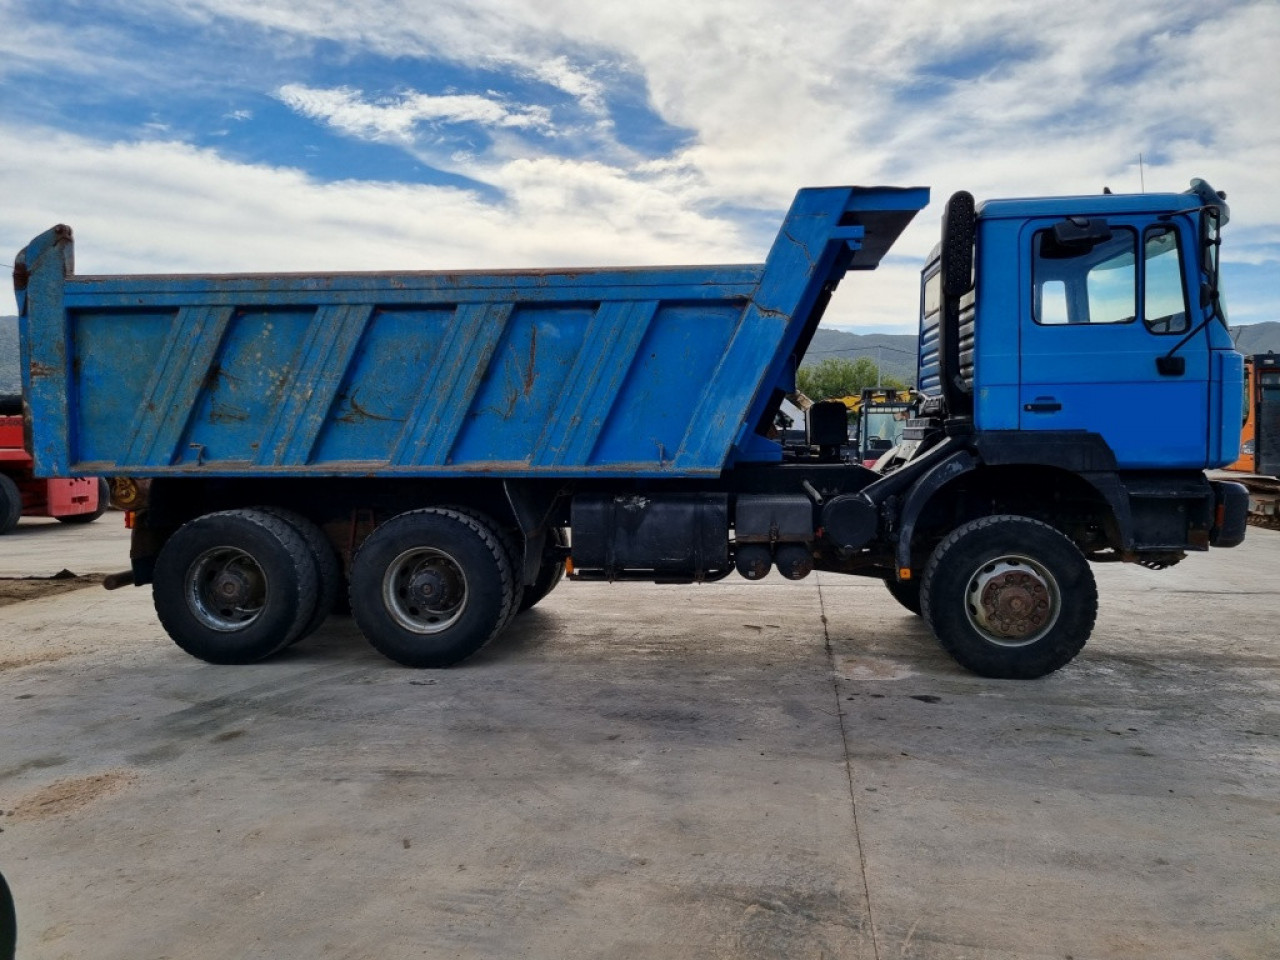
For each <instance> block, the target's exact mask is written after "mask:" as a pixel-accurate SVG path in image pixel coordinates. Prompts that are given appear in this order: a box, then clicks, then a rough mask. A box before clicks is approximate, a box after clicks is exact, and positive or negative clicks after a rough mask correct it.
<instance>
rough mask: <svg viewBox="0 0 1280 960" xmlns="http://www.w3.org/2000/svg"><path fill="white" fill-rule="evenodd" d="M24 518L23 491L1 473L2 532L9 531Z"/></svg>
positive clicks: (0, 512) (0, 527)
mask: <svg viewBox="0 0 1280 960" xmlns="http://www.w3.org/2000/svg"><path fill="white" fill-rule="evenodd" d="M20 519H22V491H21V490H19V489H18V485H17V484H16V483H14V482H13V481H12V480H10V479H9V478H8V477H6V476H5V475H4V474H3V473H0V533H8V532H9V531H10V530H12V529H13V528H14V527H16V526H17V525H18V521H19V520H20Z"/></svg>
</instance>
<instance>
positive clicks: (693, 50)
mask: <svg viewBox="0 0 1280 960" xmlns="http://www.w3.org/2000/svg"><path fill="white" fill-rule="evenodd" d="M1278 58H1280V4H1278V3H1276V2H1274V0H1262V2H1230V0H1218V2H1210V3H1206V2H1204V0H1194V2H1189V0H1072V2H1070V3H1063V2H1060V0H1052V2H1037V0H983V2H982V3H974V4H961V3H953V2H946V0H893V2H889V0H839V2H827V0H809V2H805V3H799V2H782V0H736V2H731V0H645V2H642V3H638V2H635V0H627V2H613V0H594V2H586V0H83V2H77V0H0V85H2V87H0V89H2V91H3V96H2V97H0V262H3V263H5V264H11V263H12V259H13V253H15V252H16V251H17V250H18V249H19V248H20V247H22V246H23V245H24V244H25V243H26V242H27V241H28V240H29V239H30V238H31V237H32V236H34V235H35V234H37V233H39V232H40V231H42V230H45V229H47V228H48V227H49V226H51V225H52V224H54V223H59V222H65V223H69V224H71V225H72V226H73V227H74V229H75V231H76V237H77V248H76V257H77V269H78V270H79V271H80V272H83V273H114V272H157V271H208V272H236V271H246V270H253V271H258V270H335V269H397V268H400V269H442V268H484V267H521V266H572V265H594V264H625V263H637V264H658V263H721V262H755V261H759V260H761V259H763V256H764V253H765V251H766V250H767V248H768V245H769V242H770V240H771V239H772V236H773V233H774V231H775V230H776V227H777V224H778V221H779V219H780V217H781V214H782V212H783V210H785V208H786V205H787V204H788V202H789V200H790V197H791V195H792V194H793V193H794V192H795V190H796V189H797V188H798V187H801V186H806V185H818V184H836V183H860V184H890V185H902V186H914V185H925V186H930V187H932V188H933V191H934V192H933V196H934V202H933V204H932V205H931V206H930V207H929V208H928V209H927V210H926V211H924V213H923V214H921V215H920V216H919V217H918V218H917V221H916V224H915V225H914V226H913V227H912V228H911V229H910V231H909V232H908V233H907V234H906V235H905V236H904V238H903V240H902V241H900V243H899V245H898V246H897V247H895V248H894V251H893V253H892V255H891V256H890V258H889V259H888V260H887V261H886V263H885V265H884V266H883V267H882V269H881V270H880V271H877V272H876V274H875V275H863V274H859V275H856V276H853V277H851V278H850V279H849V280H848V281H846V283H845V284H844V286H842V288H841V290H840V293H839V295H838V297H837V298H836V300H835V302H834V303H833V305H832V308H831V311H830V312H829V314H828V321H829V322H830V323H831V324H832V325H839V326H842V327H846V328H848V329H851V330H855V331H858V332H867V331H872V330H882V331H889V332H910V331H912V330H913V329H914V313H915V309H916V302H917V295H916V284H917V279H918V270H919V264H920V261H921V258H923V256H924V255H925V254H926V253H927V252H928V250H929V248H930V247H931V246H932V245H933V243H934V242H935V240H936V236H937V228H938V217H939V208H940V205H941V203H942V201H943V200H944V199H945V197H946V196H947V195H948V194H950V193H951V192H952V191H953V190H956V189H961V188H963V189H968V190H971V191H972V192H973V193H974V194H975V195H976V196H977V197H978V198H979V199H982V198H985V197H998V196H1023V195H1029V194H1054V193H1094V192H1098V191H1100V190H1101V189H1102V187H1103V186H1104V185H1106V186H1110V187H1111V189H1112V190H1113V191H1115V192H1125V191H1134V192H1136V191H1138V190H1140V189H1142V188H1143V187H1145V189H1146V190H1148V191H1151V190H1182V189H1185V187H1186V186H1187V184H1188V181H1189V180H1190V179H1191V178H1192V177H1204V178H1206V179H1208V180H1209V181H1210V182H1211V183H1213V184H1214V186H1216V187H1218V188H1219V189H1222V190H1226V191H1227V193H1228V195H1229V199H1230V203H1231V206H1232V222H1231V225H1230V227H1229V228H1228V230H1229V232H1228V234H1227V249H1226V251H1225V253H1224V260H1225V262H1226V270H1227V278H1228V284H1229V291H1228V296H1229V306H1230V310H1231V316H1232V321H1233V322H1234V323H1250V322H1258V321H1262V320H1274V319H1280V313H1278V312H1277V310H1276V302H1275V294H1274V291H1275V289H1276V288H1277V286H1280V194H1278V192H1277V183H1276V181H1277V177H1278V176H1280V81H1277V79H1276V77H1277V73H1278V71H1277V69H1276V61H1277V59H1278ZM1140 156H1141V158H1142V163H1141V165H1140V163H1139V157H1140ZM13 309H14V307H13V300H12V294H11V293H6V294H5V295H4V296H3V297H2V298H0V313H10V312H13Z"/></svg>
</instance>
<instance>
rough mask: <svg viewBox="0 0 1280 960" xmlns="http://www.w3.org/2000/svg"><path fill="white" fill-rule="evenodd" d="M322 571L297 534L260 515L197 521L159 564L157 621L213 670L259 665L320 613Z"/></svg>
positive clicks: (168, 546)
mask: <svg viewBox="0 0 1280 960" xmlns="http://www.w3.org/2000/svg"><path fill="white" fill-rule="evenodd" d="M317 591H318V586H317V575H316V565H315V562H314V561H313V560H312V557H311V551H310V550H309V549H308V547H307V545H306V542H305V541H304V540H303V538H302V536H301V534H299V533H298V532H297V531H296V530H294V529H293V527H292V526H291V525H290V524H288V523H286V522H285V521H283V520H281V519H280V518H279V517H275V516H272V515H270V514H268V513H266V512H264V511H261V510H227V511H224V512H221V513H211V514H208V515H206V516H203V517H200V518H198V519H196V520H192V521H191V522H189V523H187V524H186V525H184V526H183V527H181V528H180V529H179V530H178V532H177V533H175V534H174V535H173V536H172V537H170V538H169V540H168V542H167V543H165V545H164V547H163V548H162V549H161V551H160V555H159V557H157V560H156V571H155V577H154V581H153V587H152V596H153V600H154V602H155V608H156V615H157V616H158V617H159V618H160V622H161V624H162V625H163V626H164V628H165V631H166V632H167V633H168V634H169V636H170V637H171V638H172V639H173V641H174V643H176V644H177V645H178V646H179V647H181V648H182V649H183V650H185V651H186V652H187V653H189V654H191V655H192V656H193V657H198V658H199V659H201V660H206V661H208V662H209V663H253V662H255V661H257V660H261V659H263V658H264V657H268V656H270V655H271V654H273V653H275V652H276V651H277V650H279V649H280V648H282V647H284V646H286V645H287V644H288V643H290V642H291V641H292V640H293V639H294V638H295V637H297V636H298V635H299V634H300V633H301V631H302V630H303V628H304V627H305V626H306V624H307V623H308V621H309V619H310V617H311V615H312V613H313V612H314V610H315V606H316V599H317Z"/></svg>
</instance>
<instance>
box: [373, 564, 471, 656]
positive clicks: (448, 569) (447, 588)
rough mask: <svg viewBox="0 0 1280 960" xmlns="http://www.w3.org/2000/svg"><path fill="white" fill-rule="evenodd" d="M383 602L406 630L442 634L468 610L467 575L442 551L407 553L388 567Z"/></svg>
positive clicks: (383, 578) (384, 579)
mask: <svg viewBox="0 0 1280 960" xmlns="http://www.w3.org/2000/svg"><path fill="white" fill-rule="evenodd" d="M382 602H383V604H384V605H385V606H386V608H387V612H388V613H390V614H391V616H392V618H393V619H394V620H395V621H396V623H398V624H399V625H400V626H401V627H403V628H404V629H405V630H408V631H410V632H412V633H421V634H431V633H440V632H442V631H444V630H448V629H449V628H450V627H451V626H453V625H454V624H455V623H457V621H458V619H459V618H460V617H461V616H462V613H463V611H464V610H466V608H467V576H466V574H465V573H463V571H462V567H461V565H460V564H459V563H458V561H457V560H455V559H454V558H453V557H451V556H449V554H447V553H445V552H444V551H442V550H437V549H435V548H434V547H417V548H415V549H413V550H406V551H405V552H404V553H402V554H400V556H398V557H396V558H395V559H394V560H392V561H391V563H390V564H388V565H387V570H386V573H385V574H384V575H383V577H382Z"/></svg>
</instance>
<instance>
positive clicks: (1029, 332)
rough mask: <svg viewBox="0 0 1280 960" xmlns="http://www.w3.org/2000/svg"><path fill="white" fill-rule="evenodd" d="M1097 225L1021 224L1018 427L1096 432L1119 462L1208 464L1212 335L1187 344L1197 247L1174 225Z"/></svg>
mask: <svg viewBox="0 0 1280 960" xmlns="http://www.w3.org/2000/svg"><path fill="white" fill-rule="evenodd" d="M1058 223H1062V224H1063V225H1064V227H1065V229H1064V228H1063V227H1059V226H1058ZM1088 223H1089V229H1084V230H1082V229H1081V221H1080V220H1079V219H1078V218H1077V219H1074V220H1073V221H1058V222H1055V221H1051V220H1045V221H1036V222H1032V223H1030V224H1028V226H1027V227H1026V229H1025V230H1024V233H1023V244H1024V246H1023V249H1024V250H1028V251H1029V252H1030V264H1031V271H1030V272H1031V296H1030V297H1029V298H1025V299H1024V302H1025V301H1029V302H1028V303H1027V304H1026V307H1025V308H1024V315H1023V318H1022V323H1021V328H1022V329H1021V359H1020V370H1021V378H1020V379H1021V382H1020V386H1019V425H1020V427H1021V429H1023V430H1054V431H1058V430H1087V431H1091V432H1094V433H1099V434H1101V435H1102V437H1103V438H1104V439H1105V440H1106V441H1107V443H1108V444H1109V445H1110V447H1111V449H1112V450H1113V451H1114V453H1115V456H1116V460H1117V462H1118V465H1119V466H1120V467H1121V468H1129V469H1141V468H1183V467H1185V468H1195V469H1200V468H1203V467H1204V466H1205V464H1206V461H1207V459H1208V454H1209V402H1208V401H1209V342H1208V337H1207V335H1206V334H1205V332H1204V331H1203V330H1197V331H1196V332H1195V334H1194V335H1193V336H1191V337H1190V338H1189V339H1187V335H1188V334H1189V333H1191V331H1192V328H1193V322H1192V321H1193V319H1194V317H1193V314H1192V312H1191V310H1190V309H1189V307H1188V304H1189V300H1188V297H1187V289H1188V282H1187V281H1188V275H1187V274H1188V271H1187V265H1186V257H1185V255H1184V251H1185V250H1190V249H1194V247H1193V246H1191V242H1190V241H1189V238H1188V237H1184V236H1182V234H1181V233H1180V230H1179V227H1178V225H1177V224H1176V223H1174V222H1169V221H1158V220H1155V219H1154V218H1147V219H1145V220H1144V219H1124V220H1119V219H1111V220H1110V221H1102V220H1092V221H1089V222H1088ZM1184 340H1186V342H1185V343H1184V342H1182V341H1184ZM1179 344H1181V346H1178V349H1177V350H1176V352H1173V348H1174V347H1175V346H1177V345H1179ZM1171 352H1172V356H1170V354H1171Z"/></svg>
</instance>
